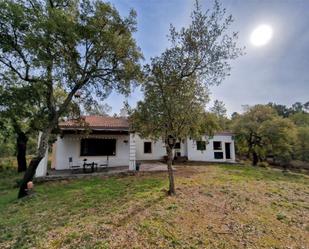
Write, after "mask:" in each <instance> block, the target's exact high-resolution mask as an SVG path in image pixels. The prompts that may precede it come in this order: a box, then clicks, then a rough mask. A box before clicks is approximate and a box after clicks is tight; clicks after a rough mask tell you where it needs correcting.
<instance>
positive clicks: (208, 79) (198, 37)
mask: <svg viewBox="0 0 309 249" xmlns="http://www.w3.org/2000/svg"><path fill="white" fill-rule="evenodd" d="M232 21H233V19H232V17H231V16H228V15H226V11H225V9H224V8H222V6H221V5H220V4H219V3H218V2H217V1H216V2H215V4H214V7H213V9H212V10H208V11H206V12H204V11H203V10H202V8H201V6H200V5H199V2H198V1H197V2H196V4H195V8H194V10H193V12H192V14H191V23H190V24H189V26H188V27H183V28H181V29H180V30H179V31H178V30H176V28H175V27H174V26H172V25H171V28H170V34H169V41H170V44H171V45H170V47H169V48H167V49H166V50H165V51H164V52H163V53H162V54H161V55H159V56H157V57H154V58H152V59H151V63H150V64H148V65H146V66H145V74H146V75H145V80H144V84H143V88H142V90H143V93H144V100H142V101H140V102H138V104H137V108H136V109H135V110H134V111H133V114H132V116H131V121H132V123H133V129H134V130H136V131H138V133H139V134H140V135H141V136H142V137H149V138H153V139H162V140H163V141H164V143H165V146H166V150H167V155H168V171H169V180H170V188H169V193H170V194H173V193H175V189H174V178H173V172H172V167H171V162H172V150H173V148H174V145H175V143H176V142H177V141H179V140H181V139H184V138H187V137H191V138H197V137H200V136H201V135H205V133H206V131H207V129H208V130H209V129H210V128H211V127H212V126H211V125H209V126H207V125H206V124H207V119H206V114H205V106H206V103H207V102H208V100H209V98H208V95H209V94H208V86H210V85H217V84H220V83H221V82H222V80H223V79H224V78H225V77H226V76H227V75H228V74H229V71H230V65H229V62H230V60H232V59H235V58H236V57H237V56H239V55H240V53H241V49H239V48H238V47H237V46H236V40H237V33H235V32H230V31H229V26H230V24H231V23H232Z"/></svg>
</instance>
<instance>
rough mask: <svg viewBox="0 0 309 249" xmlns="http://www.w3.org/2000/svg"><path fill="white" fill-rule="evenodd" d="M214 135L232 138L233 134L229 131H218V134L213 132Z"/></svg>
mask: <svg viewBox="0 0 309 249" xmlns="http://www.w3.org/2000/svg"><path fill="white" fill-rule="evenodd" d="M215 135H217V136H234V135H235V133H234V132H231V131H218V132H215Z"/></svg>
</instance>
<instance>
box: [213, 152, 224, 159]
mask: <svg viewBox="0 0 309 249" xmlns="http://www.w3.org/2000/svg"><path fill="white" fill-rule="evenodd" d="M214 154H215V159H223V152H215V153H214Z"/></svg>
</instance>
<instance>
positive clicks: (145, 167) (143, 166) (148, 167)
mask: <svg viewBox="0 0 309 249" xmlns="http://www.w3.org/2000/svg"><path fill="white" fill-rule="evenodd" d="M173 169H174V170H175V168H173ZM165 171H167V167H166V164H164V163H162V162H141V163H140V166H139V170H138V171H130V170H129V166H117V167H105V168H98V169H96V170H94V171H93V172H92V170H90V169H89V168H87V169H86V171H84V170H83V168H79V169H78V170H69V169H65V170H54V169H52V170H48V171H47V175H46V176H43V177H37V178H35V181H36V182H43V181H56V180H67V179H80V178H87V177H93V176H114V175H131V174H132V175H133V174H135V173H136V172H165Z"/></svg>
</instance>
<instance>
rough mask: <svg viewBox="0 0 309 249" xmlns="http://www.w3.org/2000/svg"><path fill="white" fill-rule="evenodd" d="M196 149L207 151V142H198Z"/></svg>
mask: <svg viewBox="0 0 309 249" xmlns="http://www.w3.org/2000/svg"><path fill="white" fill-rule="evenodd" d="M196 149H197V150H206V142H205V141H196Z"/></svg>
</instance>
